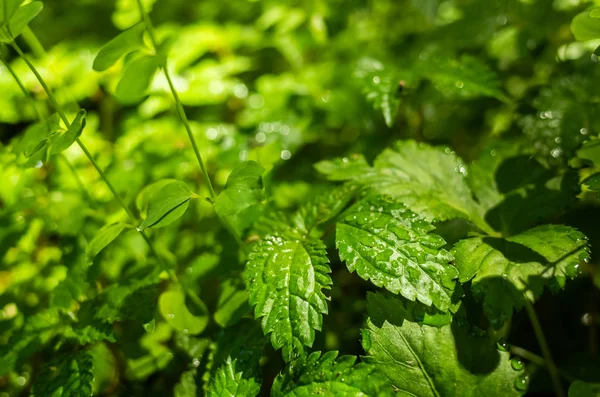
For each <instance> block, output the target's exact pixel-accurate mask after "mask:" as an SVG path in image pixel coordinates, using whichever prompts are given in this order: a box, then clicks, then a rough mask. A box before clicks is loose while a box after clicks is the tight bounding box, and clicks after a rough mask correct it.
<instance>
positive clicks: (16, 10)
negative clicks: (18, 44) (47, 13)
mask: <svg viewBox="0 0 600 397" xmlns="http://www.w3.org/2000/svg"><path fill="white" fill-rule="evenodd" d="M20 3H22V1H18V2H14V1H8V2H7V13H6V15H4V21H5V22H4V23H0V42H4V43H10V42H11V41H13V40H14V39H16V38H17V37H18V36H19V35H20V34H21V32H22V31H23V29H25V28H26V27H27V25H28V24H29V22H31V21H32V20H33V19H34V18H35V17H36V16H37V15H38V14H39V13H40V12H42V9H43V8H44V4H43V3H42V2H41V1H32V2H31V3H27V4H24V5H22V6H20V7H15V6H16V5H18V4H20ZM0 6H4V5H3V4H2V5H0ZM7 22H8V23H7Z"/></svg>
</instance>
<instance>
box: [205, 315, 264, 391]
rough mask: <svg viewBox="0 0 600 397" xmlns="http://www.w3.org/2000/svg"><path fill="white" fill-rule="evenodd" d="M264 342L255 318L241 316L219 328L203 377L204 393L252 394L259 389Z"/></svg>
mask: <svg viewBox="0 0 600 397" xmlns="http://www.w3.org/2000/svg"><path fill="white" fill-rule="evenodd" d="M266 343H267V338H266V337H265V336H264V335H263V333H262V331H261V329H260V327H259V326H258V324H257V323H256V322H255V321H251V320H242V321H240V322H239V323H237V324H236V325H234V326H233V327H229V328H226V329H224V330H221V331H220V332H219V334H218V337H217V341H216V343H215V344H213V352H212V354H211V355H210V357H209V364H208V366H207V372H206V373H205V375H204V377H203V379H204V381H205V384H206V385H207V386H206V394H207V395H209V396H221V395H224V396H225V395H226V396H255V395H256V394H257V393H258V391H259V390H260V385H261V379H260V372H261V369H260V359H261V357H262V355H263V351H264V347H265V345H266ZM226 393H230V394H226Z"/></svg>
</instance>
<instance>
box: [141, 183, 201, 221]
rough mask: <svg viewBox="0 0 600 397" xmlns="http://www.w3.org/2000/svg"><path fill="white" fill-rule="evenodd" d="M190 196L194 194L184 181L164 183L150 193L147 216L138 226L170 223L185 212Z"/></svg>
mask: <svg viewBox="0 0 600 397" xmlns="http://www.w3.org/2000/svg"><path fill="white" fill-rule="evenodd" d="M192 197H195V195H194V193H192V191H191V190H190V189H188V187H187V185H186V184H185V183H183V182H181V181H175V182H171V183H168V184H166V185H165V186H163V187H162V188H161V189H160V190H158V191H156V192H155V193H154V194H153V195H152V198H151V199H150V201H149V202H148V216H147V217H146V219H144V221H143V222H142V223H141V224H140V227H139V228H140V229H142V230H143V229H146V228H148V227H154V228H157V227H164V226H167V225H170V224H171V223H173V222H175V221H176V220H177V219H179V218H181V217H182V216H183V214H185V211H187V208H188V205H189V201H190V199H191V198H192Z"/></svg>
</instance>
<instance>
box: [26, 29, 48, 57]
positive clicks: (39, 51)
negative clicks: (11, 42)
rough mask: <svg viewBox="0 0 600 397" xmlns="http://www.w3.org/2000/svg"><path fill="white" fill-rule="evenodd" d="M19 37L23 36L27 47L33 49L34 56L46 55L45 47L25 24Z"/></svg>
mask: <svg viewBox="0 0 600 397" xmlns="http://www.w3.org/2000/svg"><path fill="white" fill-rule="evenodd" d="M21 37H23V40H25V42H26V43H27V45H28V46H29V48H31V51H33V54H34V55H35V57H36V58H43V57H44V56H45V55H46V49H44V46H43V45H42V43H40V40H39V39H38V38H37V36H36V35H35V33H33V30H31V28H30V27H29V26H26V27H25V29H23V31H22V32H21Z"/></svg>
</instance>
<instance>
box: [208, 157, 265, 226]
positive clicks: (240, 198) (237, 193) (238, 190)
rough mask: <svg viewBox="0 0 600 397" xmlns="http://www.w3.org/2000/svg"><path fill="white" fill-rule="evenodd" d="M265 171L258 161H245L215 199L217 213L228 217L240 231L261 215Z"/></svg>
mask: <svg viewBox="0 0 600 397" xmlns="http://www.w3.org/2000/svg"><path fill="white" fill-rule="evenodd" d="M264 172H265V169H264V168H263V166H261V165H260V164H258V163H257V162H256V161H244V162H243V163H241V164H239V165H237V166H236V167H235V168H234V169H233V171H231V174H230V175H229V178H227V183H226V184H225V188H224V189H223V191H221V193H220V194H219V196H218V197H217V199H216V200H215V211H216V212H217V214H218V215H219V216H220V217H226V218H228V219H229V220H230V221H231V223H232V224H233V227H234V228H235V229H236V230H237V231H238V232H242V231H243V230H245V229H246V228H247V227H248V226H250V225H251V224H252V223H253V222H254V221H256V219H257V218H258V216H259V215H260V202H261V201H262V199H263V197H264V187H263V180H262V175H263V173H264Z"/></svg>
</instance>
